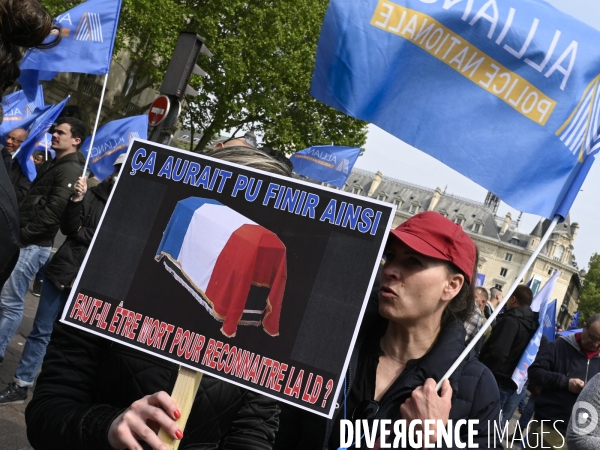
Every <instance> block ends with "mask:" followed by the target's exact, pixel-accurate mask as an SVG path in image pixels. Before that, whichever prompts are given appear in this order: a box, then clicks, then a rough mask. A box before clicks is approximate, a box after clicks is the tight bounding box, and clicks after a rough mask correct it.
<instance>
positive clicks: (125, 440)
mask: <svg viewBox="0 0 600 450" xmlns="http://www.w3.org/2000/svg"><path fill="white" fill-rule="evenodd" d="M180 417H181V412H180V411H179V409H178V407H177V404H176V403H175V402H174V401H173V399H172V398H171V397H170V396H169V394H167V393H166V392H157V393H156V394H152V395H147V396H146V397H144V398H142V399H140V400H138V401H136V402H133V403H132V405H131V406H130V407H129V408H127V409H126V410H125V411H124V412H123V413H122V414H121V415H119V416H118V417H117V418H116V419H115V420H114V421H113V423H112V424H111V425H110V429H109V430H108V443H109V444H110V445H111V446H112V447H113V448H116V449H125V448H127V449H129V450H138V449H140V450H141V449H142V447H141V446H140V444H139V442H138V441H139V440H142V441H145V442H147V443H148V444H149V445H150V446H151V447H152V448H153V449H155V450H163V449H164V450H166V449H167V446H166V444H165V443H163V442H161V441H160V439H159V438H158V436H157V435H156V433H157V432H158V430H159V429H160V428H164V429H165V430H167V431H168V433H169V434H170V435H171V436H172V437H173V438H174V439H179V440H180V439H182V438H183V432H182V431H181V430H180V429H179V425H177V423H176V422H175V421H176V420H177V419H179V418H180Z"/></svg>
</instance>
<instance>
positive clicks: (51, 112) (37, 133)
mask: <svg viewBox="0 0 600 450" xmlns="http://www.w3.org/2000/svg"><path fill="white" fill-rule="evenodd" d="M69 98H70V97H67V98H65V99H64V100H63V101H62V102H60V103H59V104H58V105H54V106H52V107H51V108H50V109H48V111H46V112H44V113H43V114H42V115H40V116H39V117H38V118H37V119H36V120H35V121H34V122H33V123H32V124H31V127H30V128H29V136H27V139H25V141H24V142H23V143H22V144H21V147H20V148H19V150H18V152H19V153H17V155H16V156H15V158H16V159H17V161H19V165H20V166H21V170H22V171H23V173H24V174H25V175H26V176H27V178H29V181H33V180H35V177H36V175H37V172H36V170H35V164H34V163H33V161H32V160H31V155H32V154H33V152H34V151H35V150H36V148H37V145H38V142H40V141H41V140H43V139H44V136H45V135H46V133H47V131H48V129H49V128H50V126H52V124H53V123H54V122H55V121H56V119H57V118H58V116H59V115H60V113H61V112H62V110H63V108H64V107H65V104H66V103H67V102H68V101H69Z"/></svg>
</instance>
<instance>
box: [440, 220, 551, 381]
mask: <svg viewBox="0 0 600 450" xmlns="http://www.w3.org/2000/svg"><path fill="white" fill-rule="evenodd" d="M559 219H560V216H558V215H557V216H554V219H552V222H551V223H550V226H549V227H548V230H547V231H546V233H545V234H544V237H542V240H541V241H540V243H539V244H538V246H537V248H536V249H535V251H534V252H533V254H532V255H531V256H530V257H529V260H528V261H527V263H526V264H525V266H524V267H523V269H521V272H520V273H519V275H518V276H517V278H516V279H515V281H514V283H513V284H512V286H511V287H510V289H509V290H508V292H507V293H506V294H504V298H503V299H502V301H501V302H500V304H499V305H498V306H497V307H496V309H495V310H494V312H493V313H492V315H491V316H490V317H489V318H488V319H487V321H486V322H485V324H484V325H483V326H482V327H481V329H480V330H479V332H478V333H477V334H476V335H475V336H474V337H473V339H471V342H470V343H469V345H467V348H465V349H464V351H463V352H462V353H461V354H460V356H459V357H458V358H457V359H456V361H454V364H452V366H451V367H450V368H449V369H448V371H447V372H446V373H445V374H444V376H443V377H442V379H441V380H439V382H438V384H437V390H438V391H439V390H440V389H441V388H442V382H443V381H444V380H446V379H448V378H450V376H451V375H452V374H453V373H454V371H455V370H456V369H457V367H458V366H459V365H460V363H461V362H462V361H463V359H465V358H466V357H467V355H468V354H469V353H470V352H471V349H472V348H473V347H475V344H477V341H479V339H481V337H482V336H483V334H484V333H485V330H487V329H488V328H489V327H490V326H491V325H492V322H493V321H494V319H495V318H496V316H497V315H498V314H500V311H502V308H503V307H504V305H506V303H507V302H508V300H510V296H511V295H512V294H513V292H514V291H515V289H516V288H517V286H518V285H519V284H520V283H521V280H522V279H523V277H524V276H525V274H526V273H527V271H528V270H529V268H530V267H531V265H532V264H533V263H534V262H535V259H536V258H537V257H538V255H539V254H540V252H541V251H542V248H543V247H544V245H545V244H546V242H547V241H548V239H549V238H550V235H551V234H552V232H553V231H554V227H556V224H557V223H558V220H559Z"/></svg>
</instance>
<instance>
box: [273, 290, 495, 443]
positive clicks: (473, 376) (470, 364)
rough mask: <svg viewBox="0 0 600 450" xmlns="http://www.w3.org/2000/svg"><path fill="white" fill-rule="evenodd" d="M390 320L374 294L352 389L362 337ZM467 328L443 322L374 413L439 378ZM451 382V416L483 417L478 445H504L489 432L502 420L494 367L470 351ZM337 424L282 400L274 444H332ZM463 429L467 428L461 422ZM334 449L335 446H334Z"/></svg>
mask: <svg viewBox="0 0 600 450" xmlns="http://www.w3.org/2000/svg"><path fill="white" fill-rule="evenodd" d="M387 322H388V321H387V320H386V319H384V318H382V317H381V316H379V313H378V311H377V303H376V301H375V299H374V296H372V300H371V302H370V303H369V306H368V308H367V312H366V313H365V317H364V319H363V323H362V326H361V329H360V332H359V336H358V338H357V341H356V344H355V346H354V350H353V351H352V355H351V359H350V364H349V367H348V371H347V373H346V377H347V380H348V385H347V386H346V392H347V393H349V392H350V390H351V388H352V383H353V382H354V376H355V374H356V371H357V367H358V360H359V353H360V350H361V347H362V343H363V342H364V341H365V340H370V339H371V338H372V337H373V335H374V333H375V334H377V333H380V334H381V332H382V331H385V329H386V327H387ZM465 333H466V332H465V328H464V326H463V324H462V322H459V321H458V320H455V319H451V320H450V321H449V322H448V323H447V324H446V325H445V326H444V327H443V328H442V331H441V332H440V335H439V336H438V339H437V340H436V342H435V344H434V346H433V348H432V349H431V350H430V351H429V353H427V354H426V355H425V356H423V357H422V358H420V359H418V360H411V361H409V362H408V363H407V365H406V368H405V369H404V371H403V372H402V373H401V374H400V376H399V377H398V378H397V380H396V381H395V382H394V384H393V385H392V386H391V387H390V388H389V390H388V391H387V392H386V393H385V395H384V396H383V398H382V399H381V400H380V401H379V402H378V403H379V411H378V412H377V415H376V416H375V417H374V418H375V419H391V420H395V419H397V418H398V412H399V407H400V405H401V404H403V403H404V402H405V401H406V400H407V399H408V398H409V397H410V396H411V394H412V392H413V390H414V389H416V388H417V387H419V386H422V385H423V384H424V382H425V381H426V380H427V379H428V378H433V379H434V380H440V379H441V378H442V376H443V375H444V374H445V372H446V371H447V370H448V369H449V368H450V366H451V365H452V364H453V363H454V361H455V360H456V358H457V357H458V356H459V355H460V354H461V353H462V351H463V350H464V349H465ZM450 385H451V386H452V390H453V392H452V409H451V410H450V419H452V420H453V422H454V423H456V421H457V420H459V419H478V420H479V424H478V425H477V426H476V427H475V429H476V430H477V432H478V435H477V436H476V437H475V439H474V442H475V443H477V444H478V445H479V448H502V444H501V443H500V441H499V440H497V441H494V438H493V437H491V438H490V444H489V445H488V433H490V436H491V433H493V430H494V422H495V421H497V420H498V417H499V414H500V398H499V394H498V388H497V386H496V382H495V380H494V378H493V376H492V374H491V373H490V372H489V370H488V369H487V368H486V367H485V366H484V365H483V364H481V363H480V362H479V361H478V360H477V359H476V358H475V357H474V355H473V353H471V354H470V355H469V356H468V357H467V359H466V360H464V361H463V362H462V363H461V364H460V366H459V367H458V369H457V370H456V371H455V372H454V373H453V375H452V376H451V377H450ZM343 391H344V390H343V389H342V392H341V393H340V397H339V398H338V401H337V405H336V411H335V413H334V418H336V416H337V415H339V414H343V409H344V406H343V405H344V392H343ZM351 415H352V412H351V411H350V412H347V418H348V419H349V418H351V417H350V416H351ZM333 425H334V422H333V421H332V420H327V419H324V418H322V417H319V416H316V415H314V414H310V413H307V412H304V411H302V410H300V409H297V408H293V407H291V406H288V405H284V404H282V405H281V418H280V426H279V432H278V434H277V437H276V441H275V446H274V449H276V450H321V449H326V448H328V447H327V445H328V441H329V436H330V433H331V432H332V429H333ZM462 430H463V428H461V431H462ZM464 431H465V432H464V433H461V440H463V442H466V439H467V438H466V428H464ZM363 445H364V443H363ZM443 448H445V447H443ZM329 450H332V449H331V448H329ZM333 450H335V449H333Z"/></svg>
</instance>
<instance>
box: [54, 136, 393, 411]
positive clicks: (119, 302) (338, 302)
mask: <svg viewBox="0 0 600 450" xmlns="http://www.w3.org/2000/svg"><path fill="white" fill-rule="evenodd" d="M394 212H395V207H394V206H393V205H391V204H386V203H384V202H380V201H377V200H373V199H367V198H364V197H359V196H355V195H352V194H348V193H344V192H340V191H337V190H334V189H331V188H325V187H322V186H318V185H314V184H310V183H306V182H304V181H299V180H294V179H291V178H286V177H281V176H278V175H273V174H270V173H266V172H262V171H259V170H254V169H250V168H248V167H244V166H239V165H235V164H230V163H226V162H224V161H221V160H216V159H212V158H208V157H205V156H200V155H196V154H191V153H189V152H185V151H181V150H178V149H173V148H169V147H165V146H162V145H159V144H155V143H152V142H148V141H138V140H135V141H133V144H132V146H131V147H130V149H129V151H128V154H127V158H126V161H125V164H124V167H123V169H122V171H121V174H120V176H119V179H118V182H117V184H116V186H115V188H114V190H113V192H112V194H111V197H110V198H109V202H108V204H107V207H106V209H105V212H104V216H103V218H102V219H101V222H100V226H99V231H98V232H97V234H96V235H95V237H94V240H93V241H92V244H91V246H90V251H89V252H88V254H87V256H86V259H85V260H84V263H83V266H82V270H81V271H80V272H79V275H78V277H77V279H76V281H75V284H74V287H73V289H72V291H71V297H70V298H69V301H68V302H67V305H66V307H65V309H64V311H63V313H62V318H61V320H62V321H63V322H65V323H67V324H69V325H73V326H76V327H78V328H81V329H84V330H86V331H89V332H92V333H95V334H98V335H100V336H103V337H105V338H108V339H111V340H114V341H117V342H120V343H122V344H125V345H128V346H131V347H135V348H136V349H138V350H141V351H144V352H147V353H152V354H154V355H156V356H159V357H161V358H164V359H168V360H170V361H173V362H175V363H177V364H180V365H182V366H185V367H187V368H190V369H194V370H200V371H202V372H204V373H207V374H210V375H212V376H215V377H218V378H221V379H223V380H225V381H228V382H231V383H234V384H238V385H240V386H243V387H244V388H247V389H251V390H254V391H257V392H260V393H262V394H264V395H268V396H271V397H274V398H277V399H278V400H281V401H283V402H287V403H290V404H292V405H295V406H297V407H299V408H303V409H306V410H308V411H311V412H313V413H316V414H319V415H323V416H328V417H331V416H332V414H333V412H334V409H335V399H336V398H337V395H338V394H339V390H340V388H341V386H342V385H343V382H342V380H343V378H344V373H345V370H346V367H347V364H348V361H349V356H350V353H349V352H350V349H351V348H352V346H353V344H354V341H355V339H356V333H357V330H358V324H359V323H360V321H361V318H362V314H363V311H364V308H365V306H366V300H367V298H368V294H369V293H370V289H371V286H372V284H373V282H374V279H375V276H376V272H377V268H378V267H379V263H380V258H381V254H382V252H383V245H384V244H385V241H386V238H387V230H388V229H389V227H390V225H391V223H392V220H393V218H394ZM324 342H326V343H328V345H323V343H324Z"/></svg>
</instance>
